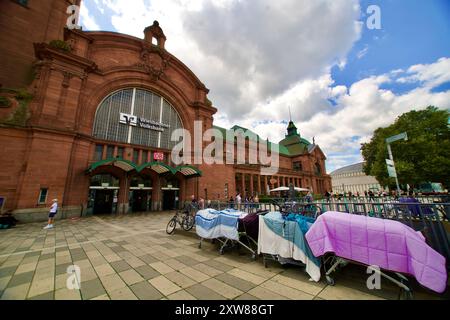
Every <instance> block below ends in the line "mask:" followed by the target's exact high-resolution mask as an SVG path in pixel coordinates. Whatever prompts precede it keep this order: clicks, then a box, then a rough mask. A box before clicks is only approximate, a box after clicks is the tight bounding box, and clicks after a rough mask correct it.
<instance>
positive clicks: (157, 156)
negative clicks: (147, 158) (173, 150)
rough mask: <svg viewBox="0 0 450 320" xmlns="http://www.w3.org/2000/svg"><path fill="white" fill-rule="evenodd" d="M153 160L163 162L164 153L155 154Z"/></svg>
mask: <svg viewBox="0 0 450 320" xmlns="http://www.w3.org/2000/svg"><path fill="white" fill-rule="evenodd" d="M153 160H158V161H163V160H164V153H162V152H155V153H154V154H153Z"/></svg>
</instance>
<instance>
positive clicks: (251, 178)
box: [249, 174, 253, 197]
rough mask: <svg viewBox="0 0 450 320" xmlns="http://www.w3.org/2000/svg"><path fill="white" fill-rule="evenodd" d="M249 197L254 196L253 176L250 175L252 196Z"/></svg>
mask: <svg viewBox="0 0 450 320" xmlns="http://www.w3.org/2000/svg"><path fill="white" fill-rule="evenodd" d="M249 196H250V197H251V196H253V174H250V194H249Z"/></svg>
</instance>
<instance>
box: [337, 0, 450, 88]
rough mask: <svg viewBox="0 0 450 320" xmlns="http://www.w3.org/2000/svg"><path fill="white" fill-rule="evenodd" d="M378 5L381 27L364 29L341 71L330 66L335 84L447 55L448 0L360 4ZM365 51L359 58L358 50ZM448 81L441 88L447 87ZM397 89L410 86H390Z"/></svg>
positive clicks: (449, 34) (449, 29) (449, 50)
mask: <svg viewBox="0 0 450 320" xmlns="http://www.w3.org/2000/svg"><path fill="white" fill-rule="evenodd" d="M372 4H375V5H378V6H379V7H380V8H381V21H382V29H381V30H369V29H367V28H363V32H362V37H361V39H360V40H359V41H358V42H356V43H355V45H354V47H353V49H352V50H351V52H350V53H349V55H348V63H347V65H346V67H345V68H344V69H343V70H342V71H341V70H340V69H339V68H338V67H337V66H335V67H334V68H333V72H332V76H333V79H334V80H335V82H336V84H344V85H347V86H348V85H351V84H352V83H353V82H355V81H358V80H361V79H362V78H365V77H367V76H370V75H377V74H382V73H386V72H389V71H391V70H395V69H407V68H408V67H409V66H411V65H415V64H428V63H432V62H434V61H436V60H437V59H439V58H441V57H443V56H449V54H450V1H448V0H430V1H424V0H384V1H374V0H364V1H361V7H362V8H367V7H368V6H369V5H372ZM365 48H367V53H366V54H365V55H364V56H363V57H362V58H358V53H360V52H362V51H363V50H364V49H365ZM449 85H450V84H449V83H447V85H446V86H443V87H441V88H440V89H441V90H448V89H449V88H450V87H449ZM389 88H391V89H392V90H395V91H396V92H403V90H408V89H410V88H411V85H409V86H405V85H399V84H397V85H393V86H389Z"/></svg>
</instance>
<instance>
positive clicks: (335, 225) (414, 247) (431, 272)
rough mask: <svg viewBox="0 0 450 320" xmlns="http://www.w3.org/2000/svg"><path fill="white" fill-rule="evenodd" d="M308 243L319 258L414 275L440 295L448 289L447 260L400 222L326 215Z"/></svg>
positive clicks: (317, 225) (313, 231) (318, 222)
mask: <svg viewBox="0 0 450 320" xmlns="http://www.w3.org/2000/svg"><path fill="white" fill-rule="evenodd" d="M306 240H307V241H308V244H309V246H310V248H311V250H312V252H313V254H314V255H315V256H316V257H319V256H322V255H323V254H325V253H327V252H333V253H335V254H336V255H337V256H339V257H342V258H345V259H349V260H353V261H356V262H360V263H363V264H367V265H374V266H378V267H380V268H382V269H385V270H390V271H396V272H401V273H406V274H410V275H413V276H414V277H415V278H416V279H417V281H418V282H419V283H420V284H422V285H423V286H425V287H427V288H430V289H432V290H434V291H436V292H439V293H441V292H443V291H445V288H446V286H447V270H446V267H445V258H444V257H443V256H442V255H440V254H439V253H438V252H436V251H435V250H434V249H433V248H431V247H430V246H429V245H428V244H427V243H426V242H425V238H424V237H423V235H422V234H421V233H420V232H416V231H414V230H413V229H411V228H410V227H408V226H406V225H404V224H403V223H400V222H398V221H392V220H385V219H379V218H371V217H366V216H360V215H354V214H348V213H341V212H326V213H324V214H322V215H321V216H319V218H318V219H317V220H316V222H315V223H314V224H313V226H312V227H311V228H310V229H309V231H308V232H307V233H306Z"/></svg>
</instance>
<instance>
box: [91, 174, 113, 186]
mask: <svg viewBox="0 0 450 320" xmlns="http://www.w3.org/2000/svg"><path fill="white" fill-rule="evenodd" d="M102 186H107V187H118V186H119V179H117V178H116V177H114V176H112V175H110V174H97V175H95V176H93V177H92V178H91V187H102Z"/></svg>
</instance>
